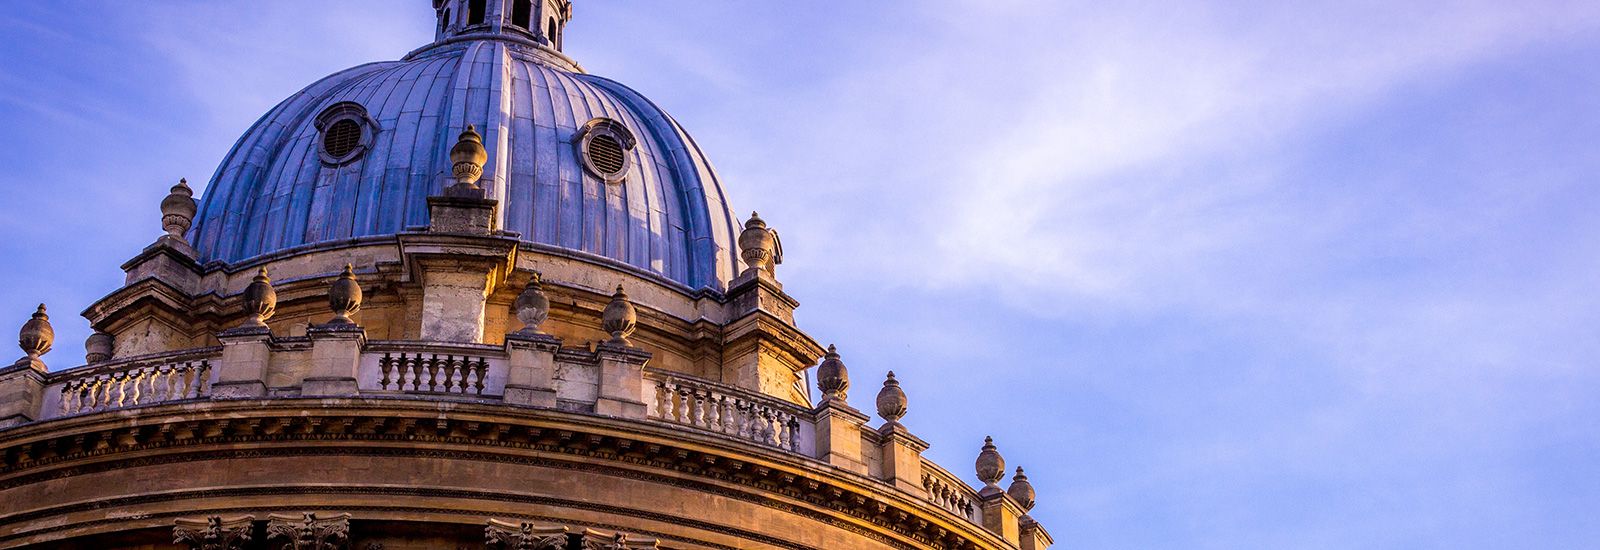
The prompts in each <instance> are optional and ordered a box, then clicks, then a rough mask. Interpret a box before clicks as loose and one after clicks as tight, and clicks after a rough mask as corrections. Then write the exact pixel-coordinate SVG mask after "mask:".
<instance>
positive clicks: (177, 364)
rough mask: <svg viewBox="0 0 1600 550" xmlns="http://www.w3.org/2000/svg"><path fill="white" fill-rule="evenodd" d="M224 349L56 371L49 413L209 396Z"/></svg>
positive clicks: (48, 392)
mask: <svg viewBox="0 0 1600 550" xmlns="http://www.w3.org/2000/svg"><path fill="white" fill-rule="evenodd" d="M220 351H221V350H220V349H219V348H200V349H192V350H183V351H179V352H175V353H168V354H161V355H156V356H148V357H136V358H132V359H129V360H125V361H117V362H114V363H103V364H98V365H89V366H85V367H79V368H76V369H72V370H67V371H62V372H59V373H55V374H54V375H53V376H51V380H50V383H49V386H48V387H47V388H46V390H45V396H46V402H45V406H44V408H43V409H44V410H43V411H42V412H43V413H44V414H45V417H46V418H49V417H56V416H67V415H74V414H80V413H87V412H99V411H107V410H112V409H121V408H126V407H134V406H139V405H151V404H156V403H166V402H169V401H182V400H186V399H198V398H202V397H207V396H209V390H210V388H211V369H212V368H213V366H214V363H215V361H216V360H217V358H218V355H219V352H220Z"/></svg>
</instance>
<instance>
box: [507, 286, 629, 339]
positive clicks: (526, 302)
mask: <svg viewBox="0 0 1600 550" xmlns="http://www.w3.org/2000/svg"><path fill="white" fill-rule="evenodd" d="M543 281H544V280H543V278H542V277H541V276H540V275H539V272H537V271H535V272H533V277H531V278H529V279H528V286H526V287H524V288H523V289H522V294H518V295H517V300H516V301H515V302H512V303H511V309H512V311H513V312H515V313H516V314H517V320H519V321H522V330H518V331H517V334H526V335H534V334H544V332H543V331H541V330H539V325H542V324H544V322H545V320H546V319H549V318H550V298H549V297H548V296H545V295H544V282H543ZM606 309H607V310H609V309H610V306H607V308H606Z"/></svg>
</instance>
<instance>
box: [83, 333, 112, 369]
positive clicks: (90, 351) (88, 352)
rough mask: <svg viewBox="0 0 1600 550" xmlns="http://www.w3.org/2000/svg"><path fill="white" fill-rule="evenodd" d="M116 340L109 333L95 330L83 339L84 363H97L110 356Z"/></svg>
mask: <svg viewBox="0 0 1600 550" xmlns="http://www.w3.org/2000/svg"><path fill="white" fill-rule="evenodd" d="M115 344H116V341H115V340H114V339H113V337H112V336H111V335H110V334H106V333H104V332H100V331H95V332H94V334H90V335H89V337H88V338H87V339H85V340H84V341H83V360H84V362H86V363H99V362H101V361H105V360H107V359H110V358H111V354H112V351H113V350H114V348H115Z"/></svg>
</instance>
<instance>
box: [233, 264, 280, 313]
mask: <svg viewBox="0 0 1600 550" xmlns="http://www.w3.org/2000/svg"><path fill="white" fill-rule="evenodd" d="M277 309H278V292H277V291H275V290H272V279H270V278H268V277H267V268H265V267H263V268H261V271H259V272H257V273H256V276H255V278H254V279H251V280H250V286H247V287H244V315H245V320H244V324H243V325H240V326H242V327H249V328H267V319H271V318H272V314H273V312H275V311H277Z"/></svg>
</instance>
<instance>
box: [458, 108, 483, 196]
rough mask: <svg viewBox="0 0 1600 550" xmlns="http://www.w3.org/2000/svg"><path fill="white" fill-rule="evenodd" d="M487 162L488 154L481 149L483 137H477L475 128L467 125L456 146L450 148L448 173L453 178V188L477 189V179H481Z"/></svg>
mask: <svg viewBox="0 0 1600 550" xmlns="http://www.w3.org/2000/svg"><path fill="white" fill-rule="evenodd" d="M488 161H489V152H488V150H486V149H484V148H483V136H480V135H478V128H477V127H476V126H473V125H471V124H468V125H467V129H466V131H463V132H461V136H460V137H459V138H458V139H457V140H456V145H455V146H454V147H451V148H450V173H451V175H452V176H454V177H455V180H456V183H455V187H459V188H460V189H464V190H474V191H475V190H477V189H479V187H478V178H480V177H483V163H485V162H488Z"/></svg>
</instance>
